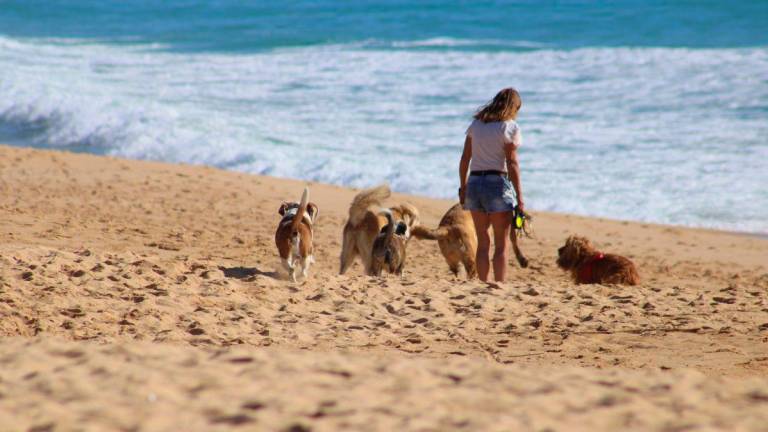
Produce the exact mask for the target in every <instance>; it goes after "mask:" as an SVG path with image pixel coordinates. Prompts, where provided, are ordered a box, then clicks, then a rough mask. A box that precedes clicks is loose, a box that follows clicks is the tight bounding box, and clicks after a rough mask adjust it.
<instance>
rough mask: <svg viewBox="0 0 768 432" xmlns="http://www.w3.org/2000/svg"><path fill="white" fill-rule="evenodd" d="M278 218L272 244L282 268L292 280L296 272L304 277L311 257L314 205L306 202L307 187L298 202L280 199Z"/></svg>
mask: <svg viewBox="0 0 768 432" xmlns="http://www.w3.org/2000/svg"><path fill="white" fill-rule="evenodd" d="M278 213H280V216H282V219H280V223H279V224H278V225H277V231H276V232H275V244H276V245H277V252H278V254H279V255H280V260H281V262H282V264H283V268H284V269H285V271H286V272H287V273H288V276H289V277H290V278H291V280H292V281H293V282H296V280H297V276H298V274H301V276H302V277H303V278H304V280H306V279H307V277H308V275H309V266H310V264H311V263H313V262H314V257H313V256H312V240H313V227H314V224H315V220H316V219H317V213H318V208H317V206H316V205H315V204H313V203H311V202H309V188H304V193H303V194H302V196H301V202H300V203H295V202H284V203H283V204H282V205H281V206H280V209H279V210H278Z"/></svg>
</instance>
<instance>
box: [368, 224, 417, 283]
mask: <svg viewBox="0 0 768 432" xmlns="http://www.w3.org/2000/svg"><path fill="white" fill-rule="evenodd" d="M383 213H384V216H385V217H386V218H387V224H386V225H385V226H384V227H383V228H382V229H381V232H380V233H379V235H378V236H376V240H374V242H373V250H372V251H371V275H372V276H381V271H382V270H387V271H388V272H389V273H393V274H396V275H398V276H402V275H403V268H404V267H405V247H406V246H407V245H408V240H410V237H411V236H410V232H409V229H408V225H406V223H405V222H403V221H400V222H397V223H395V220H394V219H393V218H392V211H390V210H389V209H385V210H383Z"/></svg>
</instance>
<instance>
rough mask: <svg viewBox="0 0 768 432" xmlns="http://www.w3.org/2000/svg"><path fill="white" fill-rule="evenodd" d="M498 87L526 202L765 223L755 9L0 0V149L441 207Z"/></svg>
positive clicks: (765, 99) (715, 223)
mask: <svg viewBox="0 0 768 432" xmlns="http://www.w3.org/2000/svg"><path fill="white" fill-rule="evenodd" d="M510 85H512V86H515V87H517V88H518V89H519V90H520V91H521V94H522V96H523V109H522V111H521V113H520V117H519V122H520V124H521V127H522V130H523V135H524V145H523V147H522V148H521V150H520V158H521V161H522V169H523V183H524V185H523V186H524V189H525V191H526V195H527V200H526V201H527V204H528V205H529V206H530V207H532V208H533V209H539V210H553V211H562V212H572V213H579V214H586V215H595V216H604V217H612V218H621V219H631V220H643V221H652V222H662V223H672V224H682V225H692V226H706V227H717V228H725V229H733V230H740V231H750V232H761V233H768V188H766V187H765V184H768V163H766V160H767V159H766V157H768V138H767V137H768V2H765V1H732V2H722V1H719V2H714V1H696V2H693V1H622V2H611V3H608V2H577V1H574V2H538V1H537V2H533V1H528V2H452V3H448V2H418V4H412V3H411V2H404V1H403V2H399V1H397V2H386V3H385V4H377V3H373V2H365V1H358V2H341V1H313V2H309V1H299V2H290V3H288V4H286V5H283V4H277V3H274V4H273V3H272V2H270V3H266V2H257V3H255V4H250V5H243V4H241V2H234V1H208V2H195V1H165V2H156V1H152V2H150V1H131V2H105V1H66V2H64V1H53V2H51V1H46V2H42V1H2V0H0V95H2V98H0V142H6V143H12V144H16V145H32V146H36V147H49V148H61V149H69V150H73V151H83V152H91V153H100V154H112V155H116V156H124V157H131V158H140V159H156V160H165V161H182V162H191V163H204V164H210V165H215V166H219V167H222V168H225V169H233V170H240V171H246V172H253V173H260V174H269V175H276V176H284V177H294V178H304V179H311V180H318V181H325V182H331V183H336V184H342V185H349V186H357V187H360V186H369V185H372V184H376V183H379V182H381V181H389V182H390V183H391V184H392V186H393V187H394V188H395V189H397V190H400V191H403V192H410V193H418V194H424V195H430V196H436V197H452V196H453V194H454V192H455V190H456V183H457V174H456V170H457V163H458V157H459V153H460V151H461V145H462V142H463V131H464V129H465V128H466V126H467V124H468V123H469V118H470V116H471V113H472V111H473V110H474V109H475V108H476V107H477V106H478V105H480V104H481V103H483V102H484V101H485V100H486V99H488V98H490V97H491V96H493V94H494V93H495V92H496V91H497V90H498V89H500V88H502V87H505V86H510Z"/></svg>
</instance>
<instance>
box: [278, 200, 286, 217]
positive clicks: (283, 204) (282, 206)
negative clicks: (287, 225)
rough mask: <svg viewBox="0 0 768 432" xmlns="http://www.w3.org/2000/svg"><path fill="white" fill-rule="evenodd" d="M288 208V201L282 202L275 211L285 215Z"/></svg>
mask: <svg viewBox="0 0 768 432" xmlns="http://www.w3.org/2000/svg"><path fill="white" fill-rule="evenodd" d="M287 210H288V203H286V202H284V203H282V204H280V210H278V211H277V212H278V213H280V216H285V212H286V211H287Z"/></svg>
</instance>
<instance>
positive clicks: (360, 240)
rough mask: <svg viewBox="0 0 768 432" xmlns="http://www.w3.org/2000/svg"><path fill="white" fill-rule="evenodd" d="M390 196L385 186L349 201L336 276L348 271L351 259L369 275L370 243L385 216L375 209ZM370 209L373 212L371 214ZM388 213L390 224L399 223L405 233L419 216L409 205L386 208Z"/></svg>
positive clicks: (370, 265) (370, 261)
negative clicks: (405, 228)
mask: <svg viewBox="0 0 768 432" xmlns="http://www.w3.org/2000/svg"><path fill="white" fill-rule="evenodd" d="M390 195H391V192H390V190H389V186H387V185H380V186H377V187H374V188H371V189H366V190H363V191H361V192H360V193H359V194H357V196H355V198H354V199H353V200H352V204H350V206H349V219H348V220H347V223H346V224H345V225H344V231H343V238H342V245H341V257H340V268H339V274H344V273H345V272H346V271H347V270H348V269H349V267H350V266H351V265H352V263H353V262H354V261H355V257H360V260H361V261H362V262H363V268H364V269H365V274H368V275H371V274H373V267H372V262H373V260H372V256H373V255H372V252H373V243H374V242H375V241H376V238H377V237H378V235H379V233H380V232H381V228H382V227H384V226H385V225H386V224H387V223H388V222H387V217H386V215H385V213H383V212H381V211H379V210H378V209H380V208H381V207H382V206H381V203H382V201H384V200H385V199H387V198H389V196H390ZM372 207H374V208H376V209H377V210H376V211H373V210H371V208H372ZM389 212H390V214H391V217H392V220H394V221H395V222H396V223H399V222H403V223H404V224H405V225H406V227H407V229H408V231H409V232H410V231H411V230H413V227H415V226H416V225H417V224H418V223H419V212H418V210H416V208H415V207H413V206H412V205H410V204H400V205H398V206H395V207H390V208H389Z"/></svg>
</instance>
